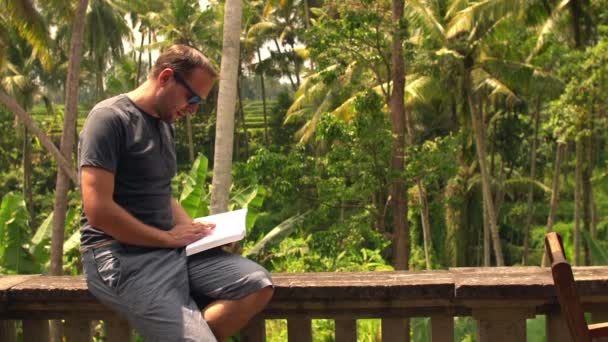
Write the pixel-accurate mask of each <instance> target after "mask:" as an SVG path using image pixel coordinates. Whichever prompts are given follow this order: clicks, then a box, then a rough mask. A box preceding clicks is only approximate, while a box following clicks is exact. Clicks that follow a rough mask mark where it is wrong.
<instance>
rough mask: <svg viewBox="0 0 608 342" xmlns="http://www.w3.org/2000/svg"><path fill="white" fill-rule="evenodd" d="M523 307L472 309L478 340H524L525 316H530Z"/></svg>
mask: <svg viewBox="0 0 608 342" xmlns="http://www.w3.org/2000/svg"><path fill="white" fill-rule="evenodd" d="M530 311H531V310H527V309H525V308H500V307H485V308H477V309H473V317H475V319H476V320H477V341H479V342H526V318H528V317H532V316H533V313H532V312H530Z"/></svg>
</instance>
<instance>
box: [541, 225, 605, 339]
mask: <svg viewBox="0 0 608 342" xmlns="http://www.w3.org/2000/svg"><path fill="white" fill-rule="evenodd" d="M545 247H546V249H547V254H548V255H549V260H551V273H552V274H553V283H554V284H555V291H556V292H557V299H558V301H559V305H560V307H561V312H562V315H563V316H564V319H565V320H566V322H567V323H568V329H569V330H570V335H572V338H573V339H574V341H575V342H590V341H592V340H593V339H597V338H602V337H608V323H599V324H590V325H587V322H586V321H585V316H584V313H585V312H584V311H583V306H582V305H581V301H580V297H579V295H578V291H577V289H576V284H575V283H574V276H573V274H572V268H571V267H570V264H569V263H568V261H567V260H566V256H565V254H564V245H563V243H562V238H561V237H560V236H559V234H557V233H555V232H551V233H548V234H547V236H546V237H545Z"/></svg>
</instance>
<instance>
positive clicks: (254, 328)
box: [241, 317, 266, 342]
mask: <svg viewBox="0 0 608 342" xmlns="http://www.w3.org/2000/svg"><path fill="white" fill-rule="evenodd" d="M241 334H242V335H243V341H245V342H265V341H266V323H265V322H264V319H263V318H260V317H254V318H253V319H252V320H251V321H250V322H249V324H247V326H246V327H245V328H243V330H242V331H241Z"/></svg>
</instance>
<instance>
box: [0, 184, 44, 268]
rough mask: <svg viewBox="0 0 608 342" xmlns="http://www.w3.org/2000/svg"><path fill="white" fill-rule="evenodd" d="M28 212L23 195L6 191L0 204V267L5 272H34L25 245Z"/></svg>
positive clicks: (34, 266) (28, 237) (28, 239)
mask: <svg viewBox="0 0 608 342" xmlns="http://www.w3.org/2000/svg"><path fill="white" fill-rule="evenodd" d="M28 224H29V214H28V212H27V210H26V208H25V201H24V200H23V196H22V195H21V194H19V193H8V194H6V195H4V197H2V204H1V205H0V268H1V269H2V271H3V272H7V273H36V272H37V271H38V268H37V265H36V264H35V263H34V262H33V260H32V258H31V256H30V255H29V253H28V251H27V247H26V245H27V244H28V243H29V241H30V232H29V227H28Z"/></svg>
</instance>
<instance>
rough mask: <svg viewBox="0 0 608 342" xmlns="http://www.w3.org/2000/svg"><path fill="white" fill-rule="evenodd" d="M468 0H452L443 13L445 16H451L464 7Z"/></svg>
mask: <svg viewBox="0 0 608 342" xmlns="http://www.w3.org/2000/svg"><path fill="white" fill-rule="evenodd" d="M468 2H469V0H453V1H452V3H451V4H450V7H449V8H448V11H447V12H446V14H445V17H446V18H452V17H453V16H454V15H456V13H458V12H460V11H462V10H463V9H465V8H466V6H467V4H468Z"/></svg>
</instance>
